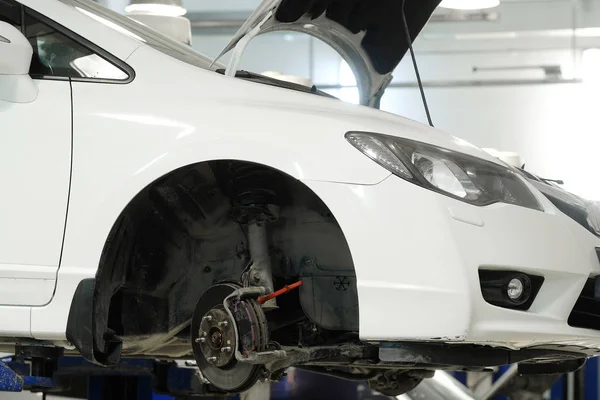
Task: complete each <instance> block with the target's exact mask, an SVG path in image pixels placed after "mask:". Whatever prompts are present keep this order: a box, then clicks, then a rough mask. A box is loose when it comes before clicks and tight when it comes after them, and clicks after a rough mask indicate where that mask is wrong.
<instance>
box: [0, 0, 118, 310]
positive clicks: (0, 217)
mask: <svg viewBox="0 0 600 400" xmlns="http://www.w3.org/2000/svg"><path fill="white" fill-rule="evenodd" d="M0 21H4V22H8V23H10V24H12V25H13V26H15V27H16V28H17V29H19V30H21V32H22V33H23V34H24V35H25V37H26V38H27V39H28V40H29V42H30V44H31V46H32V48H33V57H32V61H31V67H30V76H31V77H32V78H33V81H34V83H35V85H36V86H37V89H38V96H37V98H36V99H35V100H34V101H32V102H28V103H16V102H10V101H2V100H0V182H1V183H2V186H1V189H0V305H20V306H40V305H44V304H47V303H48V302H49V301H50V300H51V299H52V296H53V293H54V288H55V280H56V275H57V270H58V268H59V266H60V262H61V254H62V245H63V237H64V233H65V226H66V225H65V224H66V218H67V213H68V201H69V190H70V180H71V166H72V163H71V160H72V136H73V135H72V130H73V126H72V107H73V104H72V92H71V84H72V82H73V81H75V80H77V81H85V82H90V83H93V82H94V81H106V80H107V79H112V78H122V77H123V76H125V77H127V74H126V73H125V72H123V71H121V70H120V69H119V68H117V67H116V66H114V65H113V64H111V63H110V62H108V61H107V60H105V59H104V58H102V57H100V56H98V55H97V54H96V51H95V50H96V49H94V46H93V45H91V44H89V43H86V42H85V40H84V39H82V38H80V37H78V36H77V35H76V34H75V33H73V32H71V31H69V30H67V29H66V28H64V27H62V26H61V25H60V24H58V23H56V22H55V21H52V20H50V19H48V18H46V17H45V16H43V15H41V14H39V13H37V12H36V11H34V10H31V9H29V8H27V7H25V6H23V5H21V4H20V3H18V2H17V1H15V0H0ZM0 90H2V85H0ZM0 98H1V97H0Z"/></svg>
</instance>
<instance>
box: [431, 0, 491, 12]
mask: <svg viewBox="0 0 600 400" xmlns="http://www.w3.org/2000/svg"><path fill="white" fill-rule="evenodd" d="M498 5H500V0H442V2H441V3H440V7H443V8H452V9H454V10H483V9H485V8H494V7H498Z"/></svg>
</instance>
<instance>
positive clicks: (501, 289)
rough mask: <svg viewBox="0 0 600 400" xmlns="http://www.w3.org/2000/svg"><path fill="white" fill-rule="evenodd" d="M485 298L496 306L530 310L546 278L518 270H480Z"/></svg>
mask: <svg viewBox="0 0 600 400" xmlns="http://www.w3.org/2000/svg"><path fill="white" fill-rule="evenodd" d="M479 279H480V283H481V293H482V294H483V298H484V299H485V301H487V302H488V303H490V304H493V305H495V306H499V307H504V308H512V309H514V310H528V309H529V307H531V304H532V303H533V301H534V300H535V297H536V296H537V294H538V292H539V290H540V288H541V287H542V284H543V283H544V278H543V277H541V276H535V275H529V274H524V273H522V272H517V271H486V270H479Z"/></svg>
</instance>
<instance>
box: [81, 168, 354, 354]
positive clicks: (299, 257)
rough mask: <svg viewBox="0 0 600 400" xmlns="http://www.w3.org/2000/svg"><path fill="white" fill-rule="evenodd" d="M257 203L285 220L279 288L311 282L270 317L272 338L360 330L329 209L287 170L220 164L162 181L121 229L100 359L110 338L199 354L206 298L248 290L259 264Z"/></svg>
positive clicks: (103, 291) (110, 243)
mask: <svg viewBox="0 0 600 400" xmlns="http://www.w3.org/2000/svg"><path fill="white" fill-rule="evenodd" d="M242 194H243V196H242ZM248 198H250V200H249V201H250V202H252V203H263V204H269V205H271V206H275V207H271V206H270V207H271V208H273V209H274V212H275V213H276V215H277V218H276V220H274V221H273V222H271V223H270V224H269V226H268V229H269V245H270V248H269V250H270V255H271V259H272V265H273V275H274V279H275V282H276V288H277V287H281V286H283V285H284V284H288V283H290V282H295V281H297V280H299V279H302V280H303V282H304V285H303V286H302V288H301V290H300V291H297V292H296V293H295V294H290V295H287V296H284V297H285V298H282V301H281V302H280V309H279V310H276V311H272V312H270V313H269V322H270V324H272V329H273V330H278V329H282V330H285V329H290V326H292V327H293V328H291V329H294V330H295V329H296V327H295V326H296V325H297V324H304V325H307V324H309V325H311V331H312V332H315V331H316V330H317V328H318V329H319V330H327V331H336V332H337V331H340V332H353V331H357V330H358V296H357V293H356V275H355V272H354V266H353V263H352V258H351V255H350V251H349V248H348V244H347V242H346V239H345V237H344V234H343V232H342V230H341V228H340V226H339V224H338V223H337V221H336V219H335V217H334V216H333V214H332V213H331V211H330V210H329V209H328V207H327V206H326V205H325V204H324V203H323V202H322V201H321V200H320V199H319V197H318V196H317V195H316V194H315V193H314V192H312V191H311V190H310V189H309V188H308V187H307V186H305V185H304V184H303V183H301V182H300V181H298V180H296V179H295V178H293V177H290V176H289V175H286V174H284V173H283V172H281V171H278V170H275V169H273V168H270V167H267V166H264V165H259V164H254V163H249V162H243V161H234V160H219V161H210V162H203V163H199V164H194V165H190V166H187V167H184V168H181V169H178V170H176V171H174V172H172V173H169V174H168V175H166V176H163V177H161V178H160V179H158V180H156V181H155V182H153V183H152V184H150V185H149V186H147V187H146V188H145V189H144V190H142V191H141V192H140V193H139V194H138V195H137V196H136V197H135V198H134V199H133V200H132V201H131V202H130V203H129V204H128V205H127V207H126V208H125V209H124V210H123V212H122V213H121V215H120V216H119V218H118V220H117V221H116V222H115V224H114V226H113V228H112V230H111V232H110V235H109V237H108V239H107V241H106V244H105V246H104V249H103V252H102V257H101V260H100V265H99V269H98V273H97V275H96V285H95V290H94V306H93V308H94V311H93V312H94V320H95V321H94V329H93V330H94V332H93V334H94V343H95V346H96V348H97V349H98V350H99V351H100V352H102V351H104V350H108V346H109V343H108V341H107V338H111V337H118V338H119V339H120V340H123V345H124V346H123V349H124V350H123V351H124V352H125V353H129V354H155V355H163V354H164V355H169V356H182V355H184V354H188V353H189V352H190V350H191V347H190V346H189V344H188V343H185V340H187V338H188V337H189V332H187V331H186V330H187V329H188V326H189V322H190V318H191V315H192V313H193V310H194V308H195V305H196V303H197V301H198V299H199V297H200V296H201V295H202V293H204V292H205V291H206V290H207V289H208V288H209V287H210V286H211V285H213V284H215V283H217V282H225V281H239V279H240V275H241V273H242V272H243V270H244V269H245V268H246V266H247V265H248V264H249V262H250V260H249V253H248V248H247V240H246V232H245V225H244V222H243V210H244V207H245V206H246V204H245V202H248V200H247V199H248ZM240 210H242V212H240ZM340 281H343V282H344V284H342V285H340ZM335 282H337V284H336V283H335ZM336 289H337V290H336ZM282 332H283V331H282ZM289 334H290V333H289V332H286V335H284V336H285V337H288V336H289ZM292 336H295V335H292ZM293 340H295V339H293ZM296 343H297V341H296Z"/></svg>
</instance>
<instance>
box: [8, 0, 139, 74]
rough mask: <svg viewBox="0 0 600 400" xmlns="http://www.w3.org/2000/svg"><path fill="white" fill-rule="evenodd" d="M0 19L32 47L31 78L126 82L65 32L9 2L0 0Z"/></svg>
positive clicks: (98, 56) (107, 63) (118, 72)
mask: <svg viewBox="0 0 600 400" xmlns="http://www.w3.org/2000/svg"><path fill="white" fill-rule="evenodd" d="M0 20H3V21H5V22H8V23H11V24H12V25H14V26H15V27H17V28H18V29H20V30H21V32H23V34H24V35H25V36H26V37H27V39H28V40H29V42H30V43H31V47H32V48H33V57H32V61H31V67H30V70H29V73H30V75H31V76H32V77H36V78H39V77H58V78H85V79H105V80H126V79H128V78H129V75H128V74H127V72H125V71H123V70H122V69H120V68H119V67H117V66H116V65H114V64H112V63H111V62H109V61H108V60H106V59H104V58H103V57H101V56H100V55H98V54H96V53H95V52H94V51H92V50H91V49H90V48H88V47H87V46H85V45H84V44H82V43H80V42H79V41H77V40H76V39H74V38H71V37H69V36H68V35H67V34H68V31H66V30H62V29H60V27H59V26H58V25H56V24H52V23H51V22H50V21H42V20H41V18H40V17H38V16H37V15H34V12H33V11H31V10H28V9H26V8H22V6H21V5H20V4H19V3H17V2H16V1H13V0H0Z"/></svg>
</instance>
